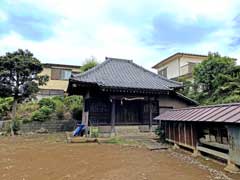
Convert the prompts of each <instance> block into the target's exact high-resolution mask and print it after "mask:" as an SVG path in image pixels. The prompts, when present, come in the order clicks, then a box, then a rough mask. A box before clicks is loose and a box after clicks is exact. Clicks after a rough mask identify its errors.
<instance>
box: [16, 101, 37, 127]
mask: <svg viewBox="0 0 240 180" xmlns="http://www.w3.org/2000/svg"><path fill="white" fill-rule="evenodd" d="M38 109H39V105H38V103H37V102H27V103H23V104H21V105H19V106H18V108H17V117H18V118H19V119H20V120H22V121H23V123H28V122H31V117H32V113H33V112H34V111H36V110H38Z"/></svg>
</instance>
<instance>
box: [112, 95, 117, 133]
mask: <svg viewBox="0 0 240 180" xmlns="http://www.w3.org/2000/svg"><path fill="white" fill-rule="evenodd" d="M115 122H116V100H115V98H112V111H111V126H112V128H111V131H112V133H114V134H115Z"/></svg>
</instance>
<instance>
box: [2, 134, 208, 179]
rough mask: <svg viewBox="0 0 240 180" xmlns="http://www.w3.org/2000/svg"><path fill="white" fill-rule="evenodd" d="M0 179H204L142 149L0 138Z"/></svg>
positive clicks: (191, 169)
mask: <svg viewBox="0 0 240 180" xmlns="http://www.w3.org/2000/svg"><path fill="white" fill-rule="evenodd" d="M0 138H1V139H0V179H1V180H43V179H44V180H50V179H51V180H64V179H71V180H72V179H73V180H74V179H85V180H90V179H92V180H93V179H97V180H108V179H109V180H110V179H112V180H141V179H142V180H155V179H156V180H160V179H163V180H168V179H169V180H175V179H176V180H179V179H184V180H201V179H202V180H206V179H210V174H209V172H208V171H206V170H202V169H200V168H198V167H196V166H194V165H190V164H187V163H184V162H182V161H181V160H179V159H177V158H174V157H171V156H169V152H167V151H166V152H161V153H159V152H152V151H148V150H146V149H143V148H133V147H124V146H120V145H107V144H100V145H98V144H66V143H63V142H56V140H55V139H52V138H49V137H44V138H23V137H17V138H14V139H12V138H2V137H0Z"/></svg>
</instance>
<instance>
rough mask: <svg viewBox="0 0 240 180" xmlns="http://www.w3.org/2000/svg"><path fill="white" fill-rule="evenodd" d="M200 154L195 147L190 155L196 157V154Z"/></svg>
mask: <svg viewBox="0 0 240 180" xmlns="http://www.w3.org/2000/svg"><path fill="white" fill-rule="evenodd" d="M200 155H201V152H200V151H198V150H197V149H194V150H193V153H192V157H198V156H200Z"/></svg>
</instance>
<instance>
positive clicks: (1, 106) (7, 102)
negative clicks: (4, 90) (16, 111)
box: [0, 97, 13, 117]
mask: <svg viewBox="0 0 240 180" xmlns="http://www.w3.org/2000/svg"><path fill="white" fill-rule="evenodd" d="M12 103H13V98H12V97H8V98H0V117H2V116H4V115H6V114H7V112H8V111H10V109H11V106H12Z"/></svg>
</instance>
